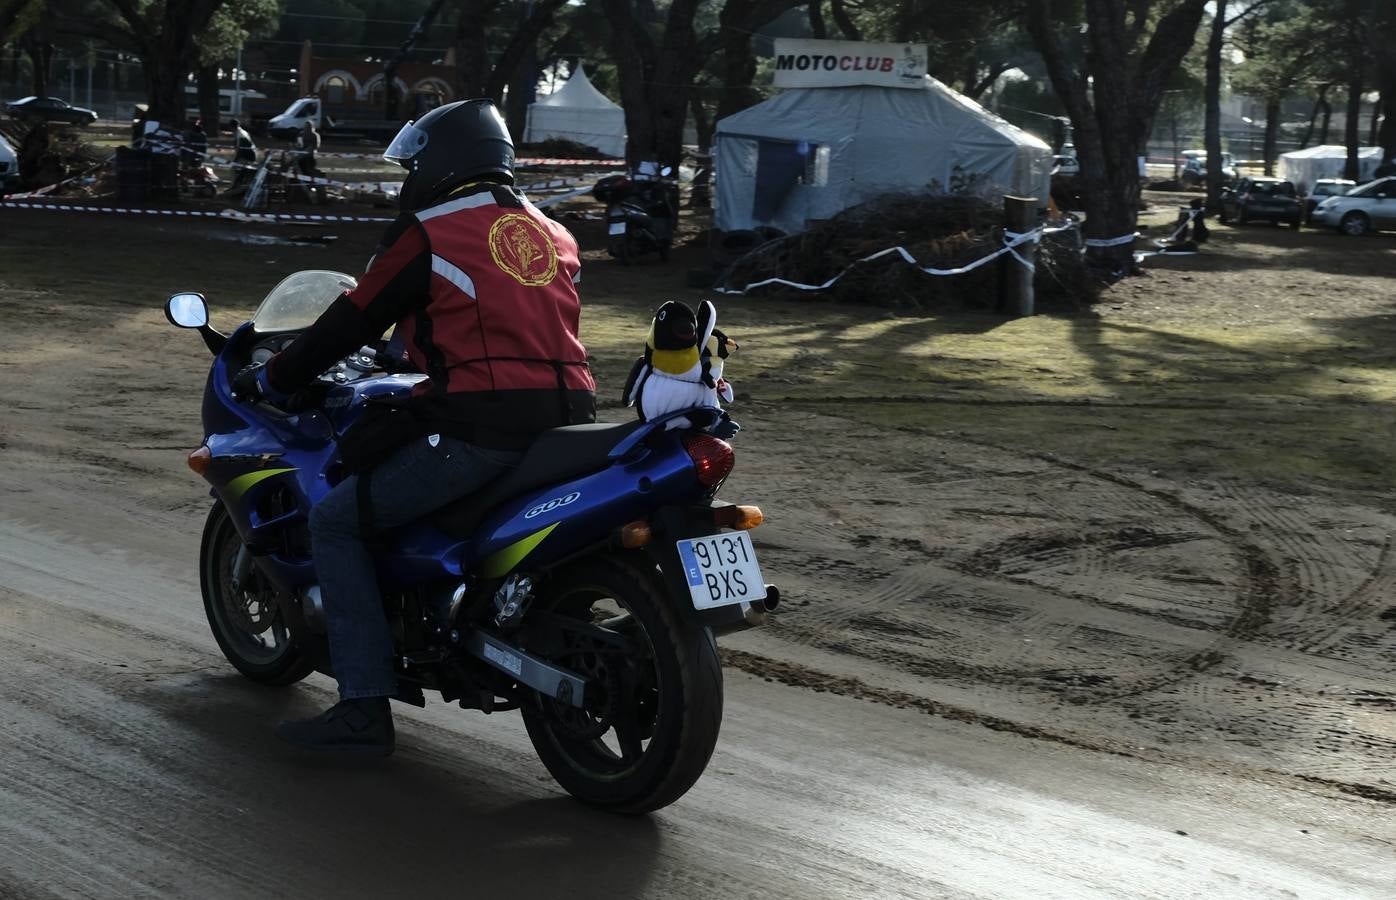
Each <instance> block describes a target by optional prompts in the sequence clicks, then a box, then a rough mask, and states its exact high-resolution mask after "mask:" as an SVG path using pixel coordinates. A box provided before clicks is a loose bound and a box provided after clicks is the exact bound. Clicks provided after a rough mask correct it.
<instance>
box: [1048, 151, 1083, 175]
mask: <svg viewBox="0 0 1396 900" xmlns="http://www.w3.org/2000/svg"><path fill="white" fill-rule="evenodd" d="M1052 174H1053V175H1067V176H1070V175H1080V174H1081V161H1080V160H1078V159H1077V158H1076V157H1075V156H1065V155H1063V154H1058V155H1056V156H1054V157H1052Z"/></svg>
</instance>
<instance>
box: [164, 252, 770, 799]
mask: <svg viewBox="0 0 1396 900" xmlns="http://www.w3.org/2000/svg"><path fill="white" fill-rule="evenodd" d="M354 287H355V280H354V279H353V278H352V277H350V276H348V275H344V274H341V273H338V272H327V271H308V272H298V273H296V274H294V275H291V276H290V277H288V278H286V279H285V280H284V281H282V282H281V284H279V285H278V286H277V287H276V288H275V289H274V290H273V291H272V292H271V293H270V294H269V295H267V297H266V299H265V300H264V301H263V302H262V304H261V306H260V307H258V309H257V312H256V313H255V314H254V315H253V317H252V320H251V321H249V322H246V323H244V324H243V325H241V326H239V327H238V328H237V329H236V330H235V331H234V332H233V333H232V334H231V335H223V334H220V333H219V332H217V331H215V330H214V329H213V328H212V327H210V325H209V322H208V307H207V305H206V304H205V302H204V298H203V296H202V295H200V294H195V293H184V294H176V295H174V296H173V297H171V298H170V299H169V301H168V302H167V303H166V306H165V315H166V317H167V318H168V319H169V321H170V322H171V323H172V324H174V325H177V326H179V327H181V328H191V329H196V330H197V331H198V332H199V334H200V335H201V337H202V338H203V340H204V343H205V344H206V345H207V346H208V348H209V350H210V351H211V352H212V353H213V356H214V359H213V366H212V369H211V371H210V372H209V376H208V381H207V384H206V387H205V389H204V397H203V431H204V434H205V437H204V440H203V443H202V444H201V445H200V446H199V447H198V449H196V450H194V451H193V452H192V453H191V454H189V467H190V468H191V469H193V470H194V471H195V472H196V473H198V474H199V475H200V476H202V477H203V478H204V479H205V480H206V481H207V482H208V483H209V484H210V485H211V487H212V491H211V493H212V495H213V503H212V506H211V508H210V509H209V513H208V519H207V522H206V524H205V526H204V533H203V542H202V545H201V547H200V551H199V574H200V583H201V586H202V589H203V602H204V611H205V614H206V615H207V617H208V622H209V625H210V627H211V628H212V630H213V635H214V637H215V638H216V639H217V641H218V645H219V647H220V648H221V649H222V651H223V654H224V656H226V657H227V659H228V661H229V662H231V663H232V664H233V666H234V667H235V668H236V669H237V670H238V671H239V672H241V673H242V674H243V675H245V676H246V677H248V678H249V679H251V680H253V681H255V682H259V683H261V684H267V685H286V684H291V683H292V682H295V681H299V680H300V679H302V678H304V677H305V676H306V675H308V674H310V673H311V672H312V671H316V670H318V671H320V672H324V673H326V674H331V662H330V658H329V646H328V640H327V637H326V632H325V617H324V607H323V603H322V600H321V597H320V588H319V586H318V584H317V580H316V575H315V566H314V562H313V560H312V559H311V549H310V541H309V531H308V528H307V522H308V519H309V515H310V510H311V508H312V507H313V506H314V505H315V503H317V502H318V501H319V500H320V499H321V498H323V497H324V496H325V494H326V493H327V492H328V491H329V490H330V489H331V488H332V487H333V486H334V485H336V484H338V483H339V482H340V481H341V480H342V479H343V478H344V477H345V474H344V471H343V467H342V465H341V461H340V454H339V450H338V440H339V439H340V438H341V437H342V436H343V435H344V433H345V432H346V431H347V430H348V429H349V428H350V427H351V426H352V425H353V424H354V423H355V422H356V421H359V420H360V418H361V417H362V416H363V414H364V412H365V410H366V409H368V408H369V407H370V405H371V404H373V403H382V402H392V401H395V400H400V399H403V398H405V397H406V396H408V395H409V394H410V393H411V391H412V388H413V386H414V385H416V384H418V383H419V382H421V381H422V379H423V377H424V376H422V375H420V374H417V373H413V372H409V371H405V370H404V369H405V364H403V363H401V362H400V361H399V360H398V357H397V356H396V355H395V354H392V353H388V352H384V351H385V350H386V349H387V347H388V346H390V345H389V344H384V343H382V342H380V344H379V345H376V346H373V347H364V348H361V349H360V350H357V351H355V352H354V353H351V354H350V355H349V356H348V357H346V358H345V359H343V360H341V361H340V362H338V363H336V364H335V366H334V367H333V368H331V369H330V370H329V371H327V372H325V373H324V374H323V375H321V376H320V378H319V379H318V381H317V383H316V385H315V389H314V390H311V391H307V392H303V393H302V394H301V395H298V397H299V398H300V399H297V400H294V401H293V402H291V403H288V404H284V405H282V406H280V407H278V406H274V405H272V404H270V403H267V402H264V401H253V402H248V401H247V400H246V399H244V398H239V397H237V396H235V395H234V393H233V387H232V380H233V376H234V374H235V373H236V372H237V371H238V370H239V369H241V368H242V367H243V366H245V365H247V364H248V363H252V362H265V361H266V360H267V359H268V358H270V357H271V356H272V354H274V353H276V352H278V351H280V350H282V349H284V348H285V347H286V346H287V345H288V344H290V343H291V341H293V340H294V339H295V337H296V335H297V334H298V333H299V332H300V331H302V330H303V329H305V328H306V327H307V326H309V325H310V324H311V323H312V322H314V321H315V319H316V318H317V317H318V316H319V315H320V313H322V312H323V311H324V310H325V309H326V308H327V307H329V305H330V304H331V303H333V302H334V301H335V299H336V298H337V297H339V296H340V294H341V293H342V292H344V291H347V290H352V289H353V288H354ZM708 412H711V411H710V410H709V411H708ZM703 413H704V411H703V410H686V411H679V412H677V413H674V414H672V415H670V416H666V417H660V418H657V419H655V420H653V421H649V422H640V421H631V422H627V423H624V424H620V425H608V424H594V425H573V426H568V427H565V428H555V429H552V430H550V431H545V432H543V433H542V434H540V435H539V436H538V437H537V438H536V439H535V441H534V443H533V444H532V445H531V446H530V447H529V449H528V451H527V452H526V454H525V456H524V458H523V460H522V461H521V462H520V463H519V465H518V466H517V467H516V468H515V469H514V470H513V471H512V472H511V473H509V474H508V475H505V476H503V477H501V478H499V479H498V480H497V481H495V482H494V483H492V484H491V485H490V486H489V487H487V488H485V489H484V490H482V491H480V492H478V493H476V494H471V495H469V496H467V497H465V498H463V499H461V500H459V501H456V502H454V503H451V504H448V505H447V506H445V507H443V508H442V509H441V510H438V511H437V512H436V513H434V514H432V515H430V516H428V517H426V518H425V519H423V520H422V521H419V522H416V523H413V524H411V525H408V526H406V527H403V528H400V529H395V530H393V531H391V532H388V533H386V534H384V535H381V536H380V537H381V540H380V542H379V548H378V550H377V563H378V573H379V584H380V588H381V591H382V596H383V603H384V611H385V613H386V614H387V616H388V619H389V622H390V624H391V626H392V633H393V639H394V644H395V648H394V660H395V662H394V665H395V667H396V671H397V677H398V685H399V695H398V699H399V700H403V701H405V702H411V703H415V704H416V705H424V704H425V700H424V699H423V694H422V692H423V691H433V692H439V694H440V696H441V697H442V699H444V700H446V701H458V702H459V704H460V706H461V707H462V708H464V709H477V710H481V711H483V712H485V713H491V712H505V711H511V710H517V711H519V713H520V714H521V715H522V717H523V721H524V726H525V727H526V729H527V731H528V735H529V738H530V739H531V740H532V742H533V746H534V748H535V749H536V751H537V753H538V756H539V758H540V759H541V760H542V762H543V765H544V766H546V767H547V770H548V771H549V772H550V773H551V774H552V776H553V777H554V778H555V779H556V780H557V782H558V783H559V784H561V785H562V787H563V788H564V789H566V790H567V791H568V792H569V793H571V794H572V795H573V796H575V797H577V798H578V799H579V800H581V801H583V802H585V803H588V804H591V805H593V806H597V807H601V808H604V809H608V810H613V811H616V812H625V813H640V812H647V811H650V810H654V809H659V808H660V807H662V806H666V805H668V804H670V803H673V802H674V801H675V800H677V799H678V798H679V797H681V796H683V794H684V793H685V792H686V791H687V790H688V789H689V788H690V787H692V786H693V784H694V782H696V781H697V780H698V778H699V776H700V775H702V773H703V770H704V769H705V768H706V766H707V764H708V759H709V758H710V757H711V756H712V752H713V748H714V746H715V745H716V743H717V735H718V729H719V726H720V725H721V723H722V668H721V665H720V664H719V662H718V656H717V643H716V641H715V639H714V636H715V635H720V634H724V633H726V632H730V631H735V630H739V629H742V628H749V627H751V626H753V625H758V624H760V623H761V622H762V621H764V619H765V617H766V614H767V612H769V611H770V610H772V609H774V608H775V607H776V604H777V603H778V602H779V600H780V593H779V591H778V590H777V589H776V587H775V586H774V585H768V584H766V583H765V582H764V581H763V579H762V576H761V570H760V567H759V566H758V565H757V561H756V550H755V547H754V545H753V544H752V540H751V537H750V535H749V533H748V532H749V530H750V529H752V528H755V527H756V526H758V525H760V524H761V522H762V514H761V510H760V509H758V508H757V507H755V506H738V505H734V504H731V503H725V502H723V501H721V500H718V499H717V492H718V490H719V488H720V487H721V486H722V484H723V482H724V481H725V480H726V478H727V475H728V473H729V472H731V470H732V466H733V463H734V460H735V456H734V454H733V451H732V447H731V446H730V445H729V444H727V443H726V442H725V441H723V440H721V439H719V438H717V437H715V436H714V435H712V434H711V433H709V432H708V431H707V430H705V429H704V427H703V425H702V419H703ZM676 416H682V417H685V418H686V419H687V421H686V422H685V424H684V426H683V427H675V428H670V427H669V425H671V424H672V422H671V420H672V419H674V418H675V417H676ZM715 424H716V421H715V420H714V421H713V422H712V425H715ZM708 427H711V425H709V426H708Z"/></svg>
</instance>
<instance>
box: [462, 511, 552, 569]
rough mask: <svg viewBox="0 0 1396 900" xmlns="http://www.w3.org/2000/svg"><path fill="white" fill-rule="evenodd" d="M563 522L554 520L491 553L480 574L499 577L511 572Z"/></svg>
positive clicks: (482, 565)
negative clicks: (540, 529)
mask: <svg viewBox="0 0 1396 900" xmlns="http://www.w3.org/2000/svg"><path fill="white" fill-rule="evenodd" d="M560 524H562V523H561V522H554V523H553V524H551V525H549V526H548V527H547V528H544V529H543V530H542V531H535V532H533V534H530V535H529V536H528V537H526V538H524V539H523V540H521V541H515V542H514V543H512V544H510V545H509V546H507V547H505V548H504V549H503V550H499V551H496V552H494V553H491V554H490V555H489V556H487V557H486V558H485V561H484V563H482V564H481V568H480V574H481V575H483V576H484V577H486V578H498V577H499V576H501V575H507V574H509V572H510V570H512V569H513V568H514V567H515V566H517V565H518V564H519V563H521V562H523V560H524V557H525V556H528V554H530V553H532V552H533V548H534V547H537V546H538V545H539V544H541V543H543V538H545V537H547V536H548V535H550V534H552V533H553V529H554V528H556V527H557V526H558V525H560Z"/></svg>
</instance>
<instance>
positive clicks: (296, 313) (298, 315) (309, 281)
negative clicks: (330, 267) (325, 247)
mask: <svg viewBox="0 0 1396 900" xmlns="http://www.w3.org/2000/svg"><path fill="white" fill-rule="evenodd" d="M358 285H359V283H358V281H357V280H355V279H354V277H353V276H352V275H345V274H344V273H343V272H330V271H327V270H324V269H308V270H306V271H304V272H296V273H295V274H294V275H288V276H287V277H285V278H283V279H282V280H281V283H280V284H278V285H277V286H276V287H274V288H272V290H271V293H270V294H267V296H266V299H265V300H263V301H262V305H261V306H258V307H257V311H256V312H255V313H253V315H252V327H253V329H254V330H256V331H257V332H258V333H259V334H266V333H268V332H273V331H298V330H300V329H302V328H308V327H310V325H311V323H313V322H314V321H315V320H316V319H318V318H319V317H320V313H322V312H324V311H325V310H326V309H329V306H330V304H331V303H333V302H335V301H336V300H338V299H339V295H340V294H343V293H346V292H348V291H352V290H353V289H354V288H356V287H358Z"/></svg>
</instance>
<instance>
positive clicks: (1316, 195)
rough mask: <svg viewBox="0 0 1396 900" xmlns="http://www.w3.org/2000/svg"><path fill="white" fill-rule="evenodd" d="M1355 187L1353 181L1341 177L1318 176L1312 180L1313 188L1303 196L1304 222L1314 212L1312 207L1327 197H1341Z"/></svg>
mask: <svg viewBox="0 0 1396 900" xmlns="http://www.w3.org/2000/svg"><path fill="white" fill-rule="evenodd" d="M1355 187H1357V182H1355V181H1344V180H1343V179H1341V178H1320V179H1319V180H1318V181H1315V182H1314V189H1313V190H1312V191H1309V196H1307V197H1305V198H1304V222H1305V224H1307V223H1308V221H1309V217H1310V216H1312V215H1313V214H1314V207H1316V206H1318V205H1319V204H1320V203H1322V202H1323V201H1324V200H1325V199H1326V198H1328V197H1341V196H1343V195H1344V194H1346V193H1347V192H1348V191H1350V190H1352V189H1353V188H1355Z"/></svg>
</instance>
